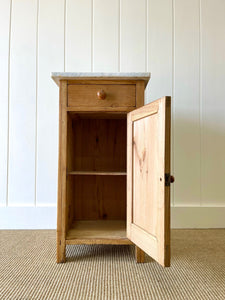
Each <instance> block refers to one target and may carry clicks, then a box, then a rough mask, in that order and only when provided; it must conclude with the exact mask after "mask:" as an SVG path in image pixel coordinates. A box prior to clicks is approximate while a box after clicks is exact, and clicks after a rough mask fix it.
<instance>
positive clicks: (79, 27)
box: [65, 0, 92, 72]
mask: <svg viewBox="0 0 225 300" xmlns="http://www.w3.org/2000/svg"><path fill="white" fill-rule="evenodd" d="M65 20H66V27H65V43H66V44H65V50H66V52H65V71H72V72H73V71H74V70H76V71H77V72H88V71H91V70H92V0H82V1H80V0H67V1H66V19H65Z"/></svg>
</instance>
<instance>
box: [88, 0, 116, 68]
mask: <svg viewBox="0 0 225 300" xmlns="http://www.w3.org/2000/svg"><path fill="white" fill-rule="evenodd" d="M118 53H119V0H115V1H111V0H94V2H93V71H95V72H98V71H99V72H117V71H118V62H119V55H118Z"/></svg>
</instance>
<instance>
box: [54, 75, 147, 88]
mask: <svg viewBox="0 0 225 300" xmlns="http://www.w3.org/2000/svg"><path fill="white" fill-rule="evenodd" d="M150 77H151V73H148V72H129V73H124V72H123V73H120V72H117V73H100V72H97V73H96V72H52V79H53V80H54V81H55V82H56V83H57V85H59V81H60V80H63V79H64V80H65V79H69V80H81V79H85V80H88V79H92V80H112V79H113V80H144V81H145V84H146V85H147V83H148V81H149V79H150Z"/></svg>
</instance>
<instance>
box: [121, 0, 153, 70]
mask: <svg viewBox="0 0 225 300" xmlns="http://www.w3.org/2000/svg"><path fill="white" fill-rule="evenodd" d="M146 15H147V11H146V0H133V1H129V0H121V11H120V26H121V30H120V48H121V50H120V71H121V72H144V71H145V70H146Z"/></svg>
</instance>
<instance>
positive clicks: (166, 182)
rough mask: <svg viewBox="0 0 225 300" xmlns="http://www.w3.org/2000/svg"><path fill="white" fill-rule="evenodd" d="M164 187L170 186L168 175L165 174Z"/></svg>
mask: <svg viewBox="0 0 225 300" xmlns="http://www.w3.org/2000/svg"><path fill="white" fill-rule="evenodd" d="M165 186H170V173H165Z"/></svg>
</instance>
